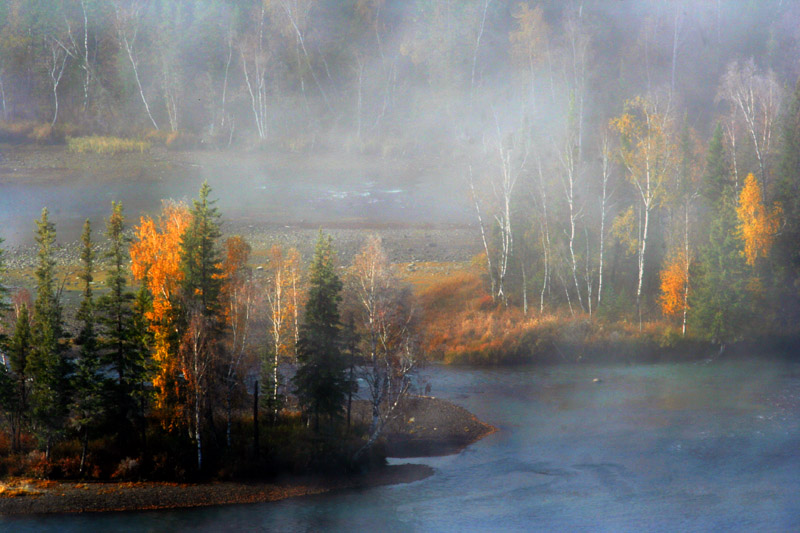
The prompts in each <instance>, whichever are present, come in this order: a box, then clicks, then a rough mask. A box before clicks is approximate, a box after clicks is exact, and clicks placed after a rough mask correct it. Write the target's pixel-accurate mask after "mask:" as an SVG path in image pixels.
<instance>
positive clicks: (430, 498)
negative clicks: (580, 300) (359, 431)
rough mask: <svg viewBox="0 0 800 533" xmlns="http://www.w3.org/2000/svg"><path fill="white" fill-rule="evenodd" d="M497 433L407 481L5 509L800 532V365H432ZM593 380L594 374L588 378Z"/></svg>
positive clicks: (113, 517) (70, 520)
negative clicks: (145, 504)
mask: <svg viewBox="0 0 800 533" xmlns="http://www.w3.org/2000/svg"><path fill="white" fill-rule="evenodd" d="M427 375H428V378H429V380H430V382H431V384H432V387H433V393H434V394H436V395H438V396H441V397H445V398H449V399H451V400H453V401H455V402H456V403H459V404H460V405H463V406H465V407H466V408H468V409H469V410H471V411H472V412H474V413H475V414H476V415H477V416H478V417H479V418H481V419H482V420H484V421H487V422H489V423H492V424H494V425H495V426H497V427H498V428H499V430H500V431H499V432H497V433H495V434H493V435H490V436H488V437H486V438H485V439H483V440H481V441H480V442H478V443H476V444H473V445H472V446H470V447H468V448H467V449H465V450H464V451H463V452H461V453H460V454H458V455H455V456H448V457H441V458H429V459H423V460H415V461H417V462H424V463H426V464H429V465H431V466H432V467H433V468H434V469H435V474H434V475H433V476H431V477H429V478H427V479H425V480H422V481H418V482H415V483H411V484H407V485H396V486H391V487H378V488H371V489H365V490H351V491H345V492H340V493H336V494H326V495H320V496H314V497H303V498H297V499H293V500H286V501H282V502H276V503H268V504H254V505H236V506H224V507H216V508H208V509H195V510H188V511H162V512H144V513H125V514H107V515H86V516H62V517H45V518H40V519H2V518H0V529H4V528H5V529H8V530H13V531H82V530H95V531H101V530H117V531H157V530H169V531H244V530H253V529H264V530H275V531H319V530H330V531H498V530H502V531H531V530H554V531H575V530H591V531H643V530H657V531H676V530H678V531H684V530H691V531H707V530H724V531H730V530H733V531H743V530H749V531H752V530H758V531H790V530H794V531H797V530H800V498H798V494H800V453H798V450H799V449H800V365H798V364H794V363H786V362H779V361H766V360H759V361H714V362H710V363H703V362H700V363H680V364H659V365H641V366H603V367H593V366H561V367H552V368H514V369H491V370H486V369H454V368H438V367H437V368H431V369H429V370H428V371H427ZM595 379H598V380H600V381H599V382H595V381H594V380H595Z"/></svg>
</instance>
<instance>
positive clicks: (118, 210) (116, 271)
mask: <svg viewBox="0 0 800 533" xmlns="http://www.w3.org/2000/svg"><path fill="white" fill-rule="evenodd" d="M106 237H107V238H108V240H109V241H110V244H111V247H110V248H109V250H108V251H107V252H106V253H105V256H104V257H105V259H107V260H109V261H110V268H109V270H108V274H107V277H106V285H107V286H108V287H109V291H108V292H107V293H106V294H105V295H103V297H102V298H100V300H99V302H98V306H97V307H98V317H97V318H98V322H99V323H100V324H101V325H102V326H103V339H104V341H103V349H104V362H105V363H106V364H109V365H110V366H111V368H113V369H114V372H115V373H116V383H114V385H113V389H114V393H113V400H112V401H113V403H114V405H115V408H116V409H117V418H116V422H117V423H119V424H123V426H122V427H121V428H120V435H122V434H124V433H125V432H127V431H128V430H129V429H130V428H128V427H125V426H124V424H126V423H129V422H130V417H131V415H132V413H133V412H134V410H135V407H136V406H135V400H134V398H133V396H134V387H135V386H136V383H138V381H139V379H140V374H141V372H142V368H141V364H140V362H139V361H138V358H137V357H136V354H135V352H134V350H133V349H132V346H131V338H130V337H131V328H132V320H133V311H132V303H133V294H132V293H131V292H130V291H128V290H127V277H126V271H125V265H126V262H127V261H126V260H127V246H126V245H127V242H126V241H127V239H126V238H125V217H124V216H123V213H122V204H121V203H119V202H112V203H111V215H110V216H109V218H108V222H107V223H106Z"/></svg>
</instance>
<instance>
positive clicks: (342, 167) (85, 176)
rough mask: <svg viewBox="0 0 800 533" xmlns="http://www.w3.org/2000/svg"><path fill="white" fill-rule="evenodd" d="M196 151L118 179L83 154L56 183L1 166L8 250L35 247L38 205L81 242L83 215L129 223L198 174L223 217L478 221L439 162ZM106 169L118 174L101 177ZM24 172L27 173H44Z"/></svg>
mask: <svg viewBox="0 0 800 533" xmlns="http://www.w3.org/2000/svg"><path fill="white" fill-rule="evenodd" d="M192 155H193V157H194V158H195V159H194V161H195V162H186V161H180V160H174V161H173V160H169V161H167V162H165V161H162V160H159V162H157V163H156V162H154V160H153V159H152V158H148V157H145V156H142V158H141V161H138V160H136V161H135V162H134V163H131V162H130V161H129V160H125V161H127V163H126V164H127V165H128V166H126V167H125V171H124V172H123V175H122V176H117V175H116V174H119V172H120V171H118V170H116V169H115V168H114V166H115V161H116V160H115V159H113V158H92V157H90V156H87V159H86V161H90V162H92V164H93V166H92V167H91V171H89V170H75V171H67V170H62V171H55V176H54V177H53V178H52V179H34V178H30V179H25V178H24V177H20V176H17V175H16V174H15V173H14V172H13V171H14V170H17V169H11V168H7V167H8V166H9V165H8V164H5V165H3V164H2V163H0V238H3V239H5V246H8V247H13V246H24V245H30V244H32V243H33V229H34V227H35V226H34V220H36V219H38V218H39V217H40V215H41V211H42V208H43V207H47V208H48V209H49V210H50V218H51V220H53V221H54V222H55V223H56V225H57V230H58V235H59V241H61V242H71V241H75V240H77V239H78V238H79V236H80V231H81V226H82V224H83V222H84V220H85V219H86V218H90V219H91V220H92V223H93V225H94V226H95V228H100V227H102V225H103V224H104V222H105V219H106V218H107V217H108V214H109V213H110V210H111V201H112V200H115V201H120V202H122V203H123V205H124V206H125V214H126V216H127V217H128V219H129V225H131V224H135V223H136V222H137V221H138V217H139V214H141V213H150V214H153V213H157V212H158V210H159V209H160V208H161V200H162V199H168V198H171V199H175V200H182V199H187V200H191V199H192V198H195V197H197V194H198V190H199V188H200V185H201V183H202V182H203V181H204V180H207V181H208V182H209V185H211V187H212V189H213V191H212V198H213V199H214V200H215V201H216V202H217V204H216V205H217V207H219V209H220V212H221V213H222V215H223V217H224V218H225V219H226V220H231V221H235V222H255V223H269V224H277V225H280V226H281V227H282V226H284V225H287V226H288V225H292V226H295V225H305V226H312V227H317V226H318V225H342V224H344V225H351V226H352V225H355V226H358V227H383V226H385V225H387V224H388V225H399V226H413V225H415V224H424V225H442V224H448V225H449V224H457V225H463V224H469V223H471V222H472V220H473V217H474V215H473V213H472V210H471V206H470V204H469V203H468V199H469V196H468V194H467V191H468V189H467V188H466V182H464V180H463V178H461V177H460V176H455V177H454V176H452V175H451V174H452V172H445V171H444V170H442V169H441V168H439V167H435V168H433V169H431V168H416V167H414V168H409V164H401V163H400V162H394V161H384V160H380V159H378V160H376V159H375V158H372V159H370V158H366V159H365V158H355V157H328V158H326V157H317V158H313V157H308V158H304V159H302V160H298V157H294V158H290V159H288V160H287V158H286V157H274V158H273V157H268V156H265V155H263V154H252V153H235V152H234V153H223V154H220V153H216V152H196V153H193V154H192ZM73 156H74V154H72V155H70V154H60V153H59V152H55V153H50V152H46V153H43V154H38V156H37V155H30V154H27V153H26V154H25V155H24V159H25V160H26V161H28V163H27V164H28V165H35V164H42V163H36V157H45V158H52V161H51V164H53V165H56V164H59V157H73ZM169 157H172V158H176V157H177V156H175V155H172V156H169ZM183 157H184V158H189V157H190V156H189V155H185V156H183ZM29 160H33V162H31V161H29ZM0 161H1V159H0ZM46 161H50V159H46ZM81 161H83V160H81ZM86 161H83V163H81V164H88V163H86ZM129 167H130V168H129ZM103 170H107V171H108V173H115V174H114V175H115V177H113V178H108V179H104V178H102V177H98V175H97V174H103ZM28 171H29V172H30V173H31V174H32V175H37V174H40V173H44V172H46V171H48V172H49V170H48V169H39V168H34V169H33V170H30V169H28ZM52 173H53V172H50V173H49V174H47V175H50V174H52ZM137 175H138V177H137ZM4 177H5V178H6V179H5V181H4V180H3V178H4Z"/></svg>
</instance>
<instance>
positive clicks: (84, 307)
mask: <svg viewBox="0 0 800 533" xmlns="http://www.w3.org/2000/svg"><path fill="white" fill-rule="evenodd" d="M81 243H82V244H83V248H82V250H81V263H82V269H81V273H80V275H79V277H80V279H81V281H82V282H83V299H82V300H81V305H80V308H79V309H78V314H77V318H78V321H79V322H80V323H81V329H80V332H79V333H78V336H77V338H76V339H75V343H76V344H77V345H78V346H79V347H80V357H79V358H78V360H77V363H76V365H75V376H74V378H73V388H74V391H75V395H74V399H73V402H72V406H71V411H72V424H73V426H74V427H75V429H76V430H77V431H78V433H79V434H80V436H81V443H82V446H81V464H80V468H79V471H80V472H81V473H83V472H84V468H85V465H86V454H87V452H88V449H89V434H90V432H91V431H93V430H95V429H96V428H97V426H98V425H99V424H100V422H101V421H102V419H103V416H104V411H105V409H106V405H107V404H106V402H105V401H104V400H105V398H104V395H103V384H104V383H103V382H104V379H103V375H102V372H101V368H100V365H101V361H100V353H99V346H98V342H97V331H96V326H95V309H94V307H95V303H94V295H93V291H92V282H93V280H94V275H93V269H94V255H95V254H94V250H93V249H92V226H91V223H90V222H89V219H86V222H85V223H84V225H83V233H82V235H81Z"/></svg>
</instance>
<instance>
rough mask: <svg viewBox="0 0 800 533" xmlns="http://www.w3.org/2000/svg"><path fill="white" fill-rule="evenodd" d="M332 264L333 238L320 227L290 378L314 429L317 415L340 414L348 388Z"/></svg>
mask: <svg viewBox="0 0 800 533" xmlns="http://www.w3.org/2000/svg"><path fill="white" fill-rule="evenodd" d="M335 264H336V259H335V252H334V249H333V241H332V239H331V237H330V236H326V235H324V234H323V233H322V231H321V230H320V232H319V237H318V239H317V245H316V248H315V250H314V259H313V261H312V263H311V268H310V270H309V290H308V300H307V303H306V308H305V315H304V321H303V325H302V326H301V327H300V338H299V341H298V345H297V359H298V362H299V363H300V367H299V368H298V369H297V373H296V374H295V376H294V380H293V382H294V386H295V390H296V392H297V395H298V397H299V399H300V403H301V405H302V406H303V409H304V411H305V412H306V413H307V414H308V415H309V416H310V417H312V418H313V419H314V427H315V429H317V430H318V429H319V420H320V417H321V416H328V417H329V418H330V419H334V418H336V417H338V416H339V415H340V414H341V412H342V409H343V407H344V402H345V398H346V395H347V390H348V388H349V381H348V379H347V374H346V371H347V368H348V365H347V361H346V360H345V358H344V357H342V353H341V346H340V342H339V333H340V323H339V322H340V320H339V302H340V300H341V294H340V293H341V290H342V282H341V280H340V279H339V276H338V275H337V274H336V267H335Z"/></svg>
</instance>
